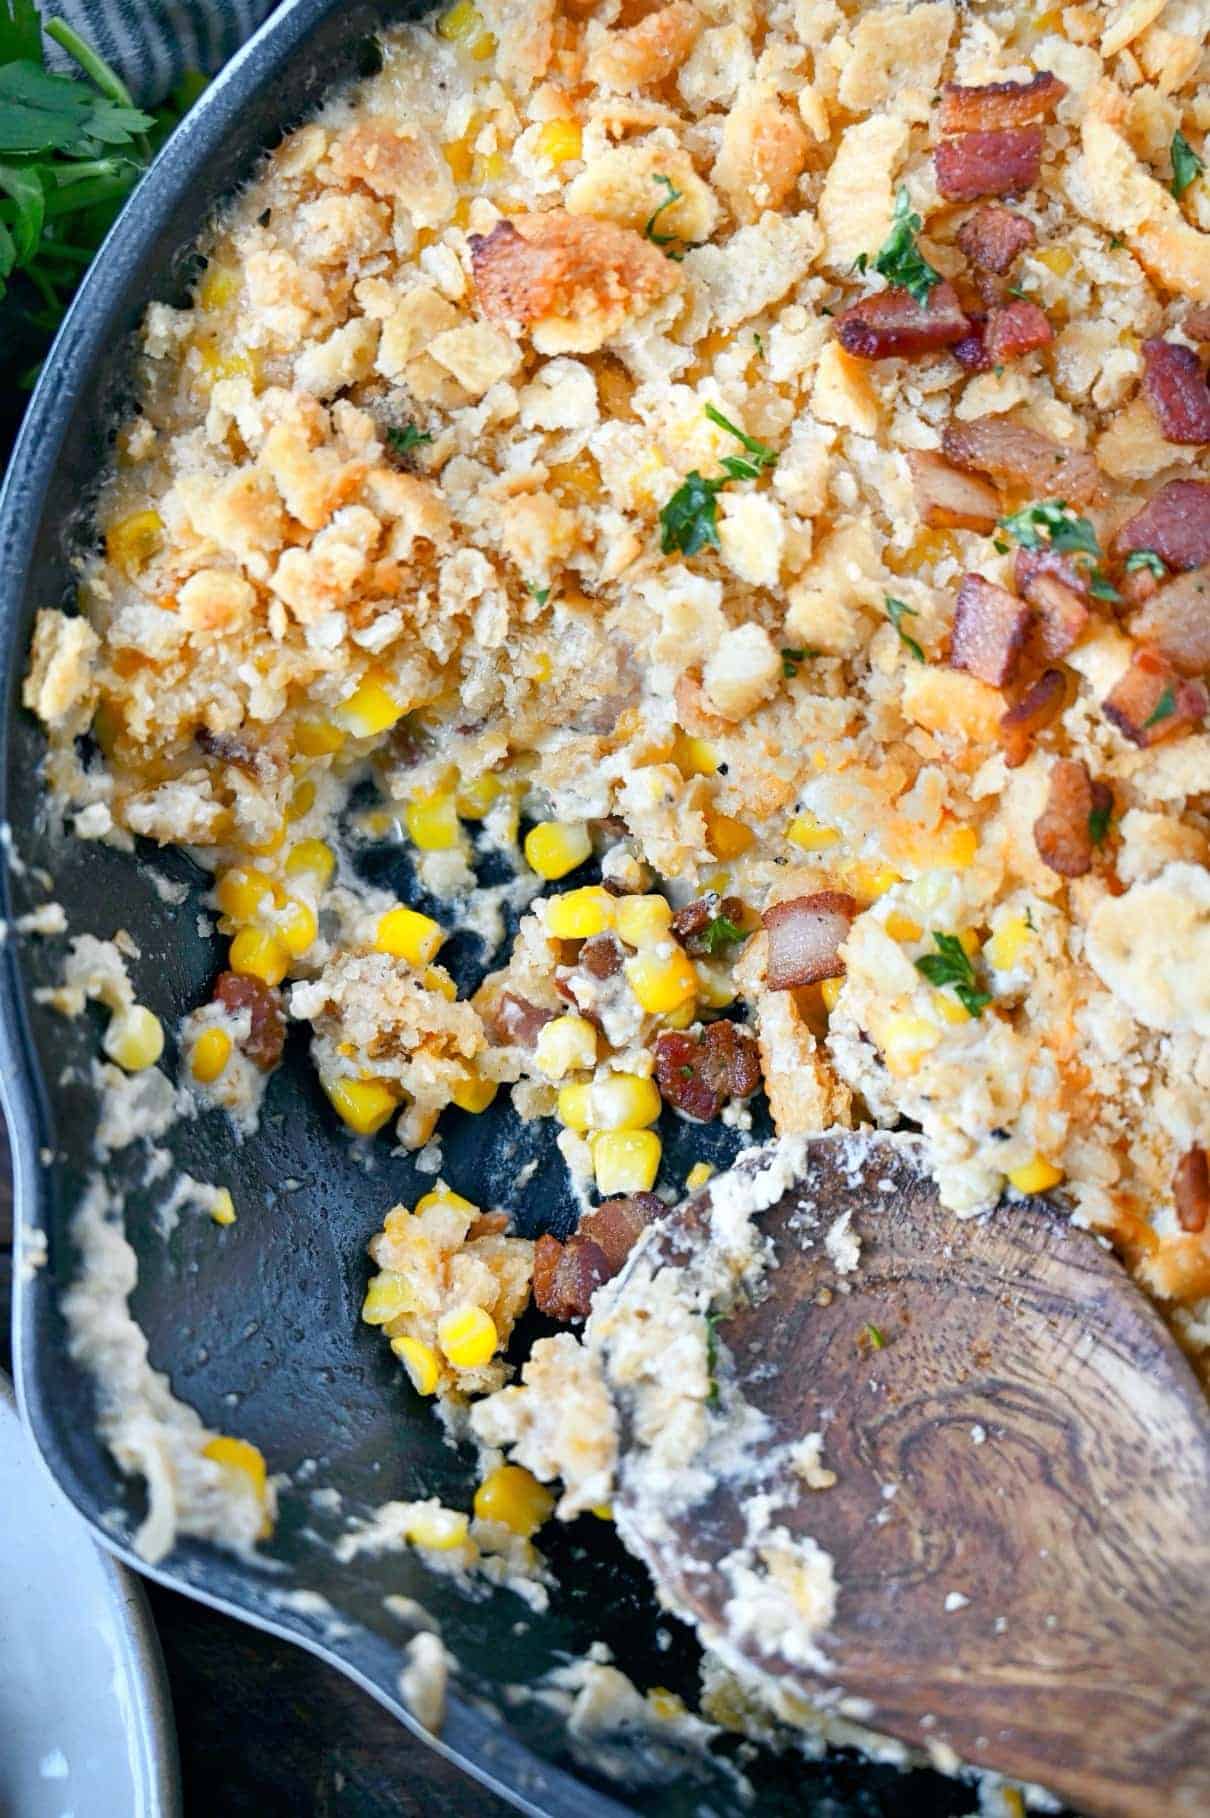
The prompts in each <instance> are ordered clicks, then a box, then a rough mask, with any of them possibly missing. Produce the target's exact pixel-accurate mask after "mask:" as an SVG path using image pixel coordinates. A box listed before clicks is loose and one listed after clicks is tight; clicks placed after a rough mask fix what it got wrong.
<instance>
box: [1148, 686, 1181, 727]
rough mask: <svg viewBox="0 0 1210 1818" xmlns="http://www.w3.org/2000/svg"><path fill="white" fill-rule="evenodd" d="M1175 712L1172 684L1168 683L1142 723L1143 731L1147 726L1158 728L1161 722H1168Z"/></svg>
mask: <svg viewBox="0 0 1210 1818" xmlns="http://www.w3.org/2000/svg"><path fill="white" fill-rule="evenodd" d="M1175 712H1176V694H1175V692H1174V691H1173V687H1172V683H1171V682H1169V684H1168V686H1167V687H1166V688H1165V690H1164V692H1163V694H1162V695H1161V696H1160V698H1159V700H1158V701H1157V702H1156V704H1155V706H1154V707H1153V708H1152V710H1151V712H1150V713H1149V714H1148V715H1147V718H1146V719H1145V720H1144V721H1143V731H1144V732H1146V730H1147V728H1148V727H1149V726H1158V725H1159V723H1160V721H1161V720H1170V719H1171V718H1172V716H1173V714H1174V713H1175Z"/></svg>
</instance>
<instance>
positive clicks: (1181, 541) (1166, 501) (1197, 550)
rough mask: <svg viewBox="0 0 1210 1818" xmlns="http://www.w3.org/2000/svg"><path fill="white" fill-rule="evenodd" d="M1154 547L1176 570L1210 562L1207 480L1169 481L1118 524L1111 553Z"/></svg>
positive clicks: (1124, 552) (1130, 551) (1209, 488)
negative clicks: (1139, 508)
mask: <svg viewBox="0 0 1210 1818" xmlns="http://www.w3.org/2000/svg"><path fill="white" fill-rule="evenodd" d="M1136 549H1154V551H1155V553H1156V555H1157V556H1159V558H1160V560H1161V561H1162V562H1166V563H1167V565H1168V567H1169V568H1174V569H1176V570H1177V571H1178V572H1180V571H1181V570H1183V569H1186V568H1201V567H1203V566H1204V565H1205V564H1206V563H1207V562H1210V480H1169V481H1168V483H1167V485H1166V486H1161V487H1160V489H1159V491H1158V492H1156V493H1153V494H1152V496H1151V497H1150V498H1149V499H1148V501H1147V503H1146V504H1145V505H1144V506H1143V508H1142V509H1141V510H1140V511H1136V512H1135V514H1134V516H1133V517H1132V518H1127V520H1126V522H1125V523H1124V524H1122V525H1120V526H1119V527H1118V530H1117V533H1116V535H1115V536H1114V539H1113V553H1114V555H1115V556H1119V557H1123V558H1124V557H1126V556H1128V555H1130V554H1131V553H1132V552H1133V551H1134V550H1136Z"/></svg>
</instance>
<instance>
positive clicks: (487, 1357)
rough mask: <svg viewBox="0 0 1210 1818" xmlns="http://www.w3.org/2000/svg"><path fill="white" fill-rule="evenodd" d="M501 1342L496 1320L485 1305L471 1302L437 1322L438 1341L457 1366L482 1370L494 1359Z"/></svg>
mask: <svg viewBox="0 0 1210 1818" xmlns="http://www.w3.org/2000/svg"><path fill="white" fill-rule="evenodd" d="M499 1342H500V1334H499V1333H498V1332H497V1330H496V1322H495V1320H494V1319H493V1318H492V1316H491V1314H490V1313H489V1312H488V1311H487V1309H486V1308H485V1307H476V1306H472V1305H471V1304H470V1303H469V1302H468V1303H467V1304H466V1305H465V1306H462V1307H455V1308H454V1309H453V1310H452V1312H449V1313H445V1314H443V1315H442V1317H441V1319H440V1320H438V1322H437V1343H438V1344H439V1345H440V1346H441V1349H442V1350H443V1351H444V1353H445V1355H446V1357H447V1358H448V1359H449V1361H450V1363H452V1364H453V1366H454V1368H455V1370H478V1369H479V1368H480V1367H481V1366H482V1365H483V1364H485V1363H490V1362H491V1360H492V1358H493V1357H494V1356H495V1353H496V1346H497V1345H498V1344H499Z"/></svg>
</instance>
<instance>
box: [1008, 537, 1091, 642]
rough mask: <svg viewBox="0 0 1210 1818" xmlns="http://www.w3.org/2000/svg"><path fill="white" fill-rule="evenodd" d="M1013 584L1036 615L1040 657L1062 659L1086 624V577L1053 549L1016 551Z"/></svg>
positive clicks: (1087, 617)
mask: <svg viewBox="0 0 1210 1818" xmlns="http://www.w3.org/2000/svg"><path fill="white" fill-rule="evenodd" d="M1016 582H1017V586H1018V588H1019V589H1020V591H1021V592H1022V594H1024V596H1025V598H1026V599H1027V600H1028V601H1029V603H1030V605H1031V606H1032V607H1034V608H1035V610H1036V612H1037V614H1038V647H1039V649H1040V650H1041V651H1042V654H1043V656H1047V657H1061V656H1065V655H1066V654H1067V652H1068V651H1069V650H1070V649H1071V648H1072V646H1073V644H1075V643H1076V642H1077V641H1078V640H1079V638H1080V636H1081V634H1082V632H1083V630H1084V627H1085V626H1086V625H1087V623H1088V619H1089V611H1088V597H1089V596H1088V580H1087V576H1086V575H1085V574H1083V573H1082V572H1081V570H1080V569H1079V568H1077V567H1076V564H1075V563H1074V562H1072V561H1069V560H1068V559H1067V557H1066V556H1064V555H1062V554H1061V553H1059V552H1058V551H1057V550H1051V549H1019V550H1018V551H1017V561H1016Z"/></svg>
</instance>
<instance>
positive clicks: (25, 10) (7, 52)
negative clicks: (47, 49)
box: [0, 0, 42, 63]
mask: <svg viewBox="0 0 1210 1818" xmlns="http://www.w3.org/2000/svg"><path fill="white" fill-rule="evenodd" d="M41 61H42V22H41V20H40V19H39V17H38V9H37V7H36V6H35V5H34V0H0V63H41Z"/></svg>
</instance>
